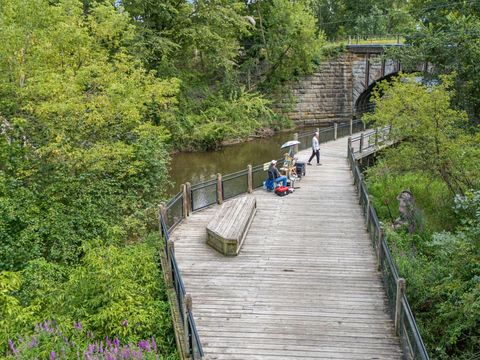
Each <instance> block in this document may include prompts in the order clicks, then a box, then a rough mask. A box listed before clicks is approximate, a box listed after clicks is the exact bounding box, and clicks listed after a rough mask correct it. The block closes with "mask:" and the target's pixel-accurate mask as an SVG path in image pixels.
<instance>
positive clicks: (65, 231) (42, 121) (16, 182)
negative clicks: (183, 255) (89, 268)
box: [0, 0, 178, 269]
mask: <svg viewBox="0 0 480 360" xmlns="http://www.w3.org/2000/svg"><path fill="white" fill-rule="evenodd" d="M2 5H3V8H4V9H5V11H2V12H1V13H0V22H1V23H2V24H3V25H4V26H3V27H2V29H3V30H4V31H2V34H1V37H2V41H1V43H0V70H1V71H0V82H1V84H2V86H0V95H1V96H0V98H2V99H3V100H2V102H1V103H0V111H1V112H0V114H1V116H0V121H1V126H2V133H1V137H0V149H1V150H2V151H1V153H2V155H1V156H2V165H1V168H0V213H1V215H2V216H1V220H0V239H1V240H2V241H1V243H0V249H1V251H0V269H19V268H21V267H23V266H24V264H25V263H26V262H27V261H29V260H31V259H35V258H37V257H45V258H46V259H48V260H54V261H57V262H61V263H72V262H75V261H76V260H77V259H78V257H79V256H80V252H79V248H80V245H81V244H82V242H84V241H88V240H92V239H99V238H101V239H102V240H103V241H105V242H107V243H119V242H121V241H123V240H124V239H125V238H136V237H138V236H139V234H141V233H142V231H143V230H142V226H141V224H142V223H143V222H144V221H143V220H144V216H143V209H144V208H145V207H147V206H152V205H154V204H156V203H157V202H158V201H159V199H160V198H161V195H162V189H161V188H159V186H158V185H160V184H162V183H164V182H165V181H166V177H165V174H166V163H167V161H168V155H167V152H166V147H165V141H166V140H167V139H168V132H167V131H166V130H165V128H164V127H163V126H162V123H164V122H165V121H166V120H167V119H169V118H170V117H171V114H172V111H173V109H174V107H175V104H176V99H175V96H176V94H177V93H178V82H177V81H176V80H165V81H160V80H159V79H157V78H156V77H155V76H154V74H153V73H149V72H146V71H145V70H144V69H143V68H142V65H141V64H140V63H139V62H138V61H137V60H136V59H135V58H133V57H132V56H130V55H129V54H128V51H127V50H126V48H125V47H124V46H125V45H124V44H125V43H128V42H129V41H131V40H132V38H133V36H134V32H133V27H132V25H130V24H129V18H128V17H127V16H126V15H125V14H124V13H120V12H117V11H116V10H115V8H114V7H113V6H112V5H109V4H108V3H103V2H99V3H94V4H92V5H91V8H90V11H89V13H88V15H87V16H85V15H84V13H83V5H82V3H81V2H80V1H66V0H65V1H60V2H58V4H57V5H55V6H53V5H50V4H49V2H48V1H37V2H30V1H25V2H21V3H19V4H17V2H16V1H8V0H5V1H4V2H3V3H2ZM147 109H148V110H149V111H147Z"/></svg>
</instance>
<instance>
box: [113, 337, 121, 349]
mask: <svg viewBox="0 0 480 360" xmlns="http://www.w3.org/2000/svg"><path fill="white" fill-rule="evenodd" d="M113 345H114V346H115V347H116V348H118V347H119V346H120V340H118V338H117V337H116V338H115V339H113Z"/></svg>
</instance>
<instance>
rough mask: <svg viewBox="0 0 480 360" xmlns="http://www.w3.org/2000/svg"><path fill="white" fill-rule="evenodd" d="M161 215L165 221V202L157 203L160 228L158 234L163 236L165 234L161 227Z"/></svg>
mask: <svg viewBox="0 0 480 360" xmlns="http://www.w3.org/2000/svg"><path fill="white" fill-rule="evenodd" d="M162 217H163V221H165V219H166V217H167V209H166V208H165V204H164V203H161V204H160V205H158V229H159V230H160V234H161V235H163V236H165V235H166V234H164V233H163V227H162Z"/></svg>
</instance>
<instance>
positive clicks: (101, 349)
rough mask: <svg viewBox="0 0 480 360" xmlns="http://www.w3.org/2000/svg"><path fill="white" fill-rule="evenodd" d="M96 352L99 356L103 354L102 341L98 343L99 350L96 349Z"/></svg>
mask: <svg viewBox="0 0 480 360" xmlns="http://www.w3.org/2000/svg"><path fill="white" fill-rule="evenodd" d="M98 352H99V353H100V354H103V341H100V346H99V348H98Z"/></svg>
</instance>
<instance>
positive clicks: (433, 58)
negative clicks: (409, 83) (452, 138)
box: [389, 1, 480, 126]
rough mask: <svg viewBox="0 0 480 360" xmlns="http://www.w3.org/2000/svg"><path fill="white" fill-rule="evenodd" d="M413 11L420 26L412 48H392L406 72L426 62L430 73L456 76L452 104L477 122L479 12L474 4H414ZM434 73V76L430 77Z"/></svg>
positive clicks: (411, 39)
mask: <svg viewBox="0 0 480 360" xmlns="http://www.w3.org/2000/svg"><path fill="white" fill-rule="evenodd" d="M412 12H413V13H414V14H415V15H416V16H417V17H418V19H419V21H420V24H419V26H418V27H417V28H416V29H415V30H414V31H412V32H411V34H410V36H409V42H410V45H411V46H408V47H404V48H401V49H391V50H390V53H389V54H390V56H391V57H394V58H396V59H399V60H400V61H401V62H402V66H404V68H405V69H407V70H408V71H410V70H412V69H415V68H416V67H418V65H419V64H423V63H429V64H430V65H431V66H430V74H425V75H424V76H432V75H433V76H437V75H439V74H453V73H455V81H454V87H455V89H456V93H455V97H454V98H453V104H454V106H456V107H457V108H459V109H463V110H465V111H467V113H468V115H469V117H470V119H471V122H472V125H474V126H475V125H477V124H478V123H479V121H480V120H479V119H480V101H479V99H480V85H479V84H480V71H479V69H478V65H477V61H476V59H477V58H478V57H479V56H480V40H479V39H480V9H479V7H478V4H476V3H475V2H465V3H463V2H453V1H452V2H446V3H442V4H436V3H430V2H423V1H419V2H415V3H413V4H412ZM432 72H433V74H432Z"/></svg>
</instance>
